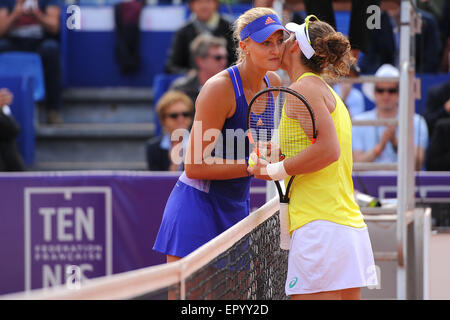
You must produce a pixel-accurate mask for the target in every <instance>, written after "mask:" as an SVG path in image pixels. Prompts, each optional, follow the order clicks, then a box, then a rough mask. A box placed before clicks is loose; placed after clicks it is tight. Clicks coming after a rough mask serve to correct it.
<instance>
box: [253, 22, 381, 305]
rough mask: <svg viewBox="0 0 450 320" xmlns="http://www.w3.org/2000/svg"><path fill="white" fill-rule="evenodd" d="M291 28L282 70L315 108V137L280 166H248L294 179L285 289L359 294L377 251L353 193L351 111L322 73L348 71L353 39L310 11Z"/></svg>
mask: <svg viewBox="0 0 450 320" xmlns="http://www.w3.org/2000/svg"><path fill="white" fill-rule="evenodd" d="M286 29H288V30H289V31H290V32H291V35H290V37H289V38H288V39H287V40H286V47H285V52H284V55H283V60H282V66H281V67H282V68H283V69H284V70H286V71H287V73H288V74H289V78H290V80H291V83H292V84H291V86H290V88H291V89H293V90H295V91H297V92H299V93H301V94H302V95H303V96H304V97H305V98H306V99H307V100H308V101H309V103H310V105H311V106H312V109H313V111H314V114H315V122H316V129H317V138H316V141H315V143H314V144H310V145H309V146H308V147H306V148H305V149H304V150H302V151H301V152H299V153H298V154H297V155H295V156H293V157H288V158H286V159H285V160H284V161H282V162H279V163H274V164H267V162H265V161H264V160H258V161H257V164H256V165H255V166H254V167H249V168H248V171H249V173H251V174H255V177H256V178H260V179H266V180H268V179H271V180H273V179H276V180H282V179H285V178H288V177H289V176H293V175H295V176H296V177H295V178H294V181H293V184H292V186H291V192H290V202H289V207H288V208H289V209H288V211H289V221H290V223H289V230H290V234H291V243H290V252H289V262H288V274H287V279H286V286H285V289H286V294H287V295H289V296H290V297H291V299H337V300H341V299H360V297H361V291H360V288H361V287H365V286H368V285H375V284H376V282H377V279H376V276H374V270H375V268H374V259H373V252H372V247H371V243H370V238H369V234H368V230H367V226H366V224H365V222H364V219H363V216H362V214H361V211H360V209H359V207H358V205H357V204H356V202H355V199H354V194H353V181H352V166H353V159H352V143H351V142H352V136H351V133H352V128H351V121H350V116H349V113H348V111H347V108H346V107H345V105H344V103H343V102H342V100H341V99H340V98H339V96H338V95H337V94H336V92H334V90H333V89H332V88H331V87H330V86H329V85H328V84H327V83H326V82H325V81H324V77H333V78H336V77H339V76H341V75H345V74H347V72H348V70H349V65H350V62H351V60H352V57H351V54H350V43H349V41H348V39H347V38H345V37H344V35H342V34H341V33H339V32H336V31H335V30H334V29H333V28H332V27H331V26H330V25H329V24H328V23H326V22H321V21H318V19H317V18H316V17H315V16H308V17H307V19H306V20H305V23H304V24H303V25H297V24H295V23H288V24H287V25H286ZM292 122H293V120H292V119H290V118H288V117H287V115H286V112H283V115H282V118H281V121H280V127H279V129H280V130H279V132H280V144H281V141H282V137H281V133H282V132H283V129H282V126H287V125H292ZM297 126H299V128H298V132H301V131H302V129H301V128H300V124H297ZM299 135H300V134H299ZM299 135H298V136H299ZM289 138H290V139H292V138H293V139H295V135H293V136H291V137H289ZM281 149H283V146H281ZM280 164H281V165H280ZM275 171H276V172H275ZM267 172H269V174H267Z"/></svg>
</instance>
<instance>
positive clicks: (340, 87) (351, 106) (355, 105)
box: [333, 65, 366, 118]
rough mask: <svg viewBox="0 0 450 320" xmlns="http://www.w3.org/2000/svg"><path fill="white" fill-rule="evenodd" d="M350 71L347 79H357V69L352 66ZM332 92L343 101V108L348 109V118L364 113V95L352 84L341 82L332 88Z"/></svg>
mask: <svg viewBox="0 0 450 320" xmlns="http://www.w3.org/2000/svg"><path fill="white" fill-rule="evenodd" d="M352 68H353V69H352V70H351V71H350V73H349V75H348V77H352V78H355V77H358V76H359V68H357V67H356V66H355V65H352ZM333 89H334V91H336V93H337V94H338V95H339V97H340V98H341V99H342V101H344V103H345V106H346V107H347V109H348V112H349V114H350V117H352V118H353V117H354V116H356V115H358V114H360V113H363V112H364V111H366V105H365V101H364V95H363V94H362V92H361V90H359V89H357V88H355V87H354V86H353V84H352V83H349V82H341V83H338V84H336V85H334V86H333Z"/></svg>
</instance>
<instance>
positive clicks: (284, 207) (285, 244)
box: [280, 203, 291, 250]
mask: <svg viewBox="0 0 450 320" xmlns="http://www.w3.org/2000/svg"><path fill="white" fill-rule="evenodd" d="M290 246H291V236H290V234H289V213H288V204H287V203H280V248H281V249H282V250H289V248H290Z"/></svg>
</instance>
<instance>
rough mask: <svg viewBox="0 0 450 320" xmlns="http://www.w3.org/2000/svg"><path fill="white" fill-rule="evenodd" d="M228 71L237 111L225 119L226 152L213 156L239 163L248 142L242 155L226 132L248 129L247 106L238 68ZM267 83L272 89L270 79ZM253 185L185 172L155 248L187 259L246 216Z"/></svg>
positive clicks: (245, 180)
mask: <svg viewBox="0 0 450 320" xmlns="http://www.w3.org/2000/svg"><path fill="white" fill-rule="evenodd" d="M227 71H228V73H229V75H230V78H231V80H232V82H233V87H234V92H235V96H236V112H235V113H234V115H233V116H232V117H231V118H229V119H226V121H225V124H224V127H223V129H222V139H223V143H222V144H221V145H223V148H221V149H223V150H218V149H219V148H217V147H216V149H215V150H214V155H215V156H216V157H220V158H224V159H230V158H231V159H235V160H238V159H243V158H244V157H248V149H249V148H248V139H247V137H246V135H244V136H245V139H246V141H245V146H246V148H245V152H244V153H245V154H243V155H241V156H239V155H238V153H239V152H238V151H237V146H238V145H239V144H238V142H237V139H238V136H232V137H229V138H228V139H227V135H226V130H227V129H232V130H238V129H241V130H243V132H245V131H246V130H247V124H246V122H247V111H248V104H247V101H246V99H245V95H244V91H243V89H242V81H241V77H240V74H239V70H238V68H237V67H236V66H232V67H230V68H228V69H227ZM265 81H266V84H267V86H269V85H270V84H269V80H268V78H267V77H265ZM231 138H233V139H234V141H232V139H231ZM250 182H251V177H242V178H236V179H228V180H197V179H190V178H188V177H187V176H186V173H185V172H183V173H182V175H181V176H180V178H179V179H178V181H177V183H176V184H175V187H174V188H173V190H172V192H171V194H170V196H169V199H168V200H167V204H166V207H165V209H164V215H163V218H162V222H161V226H160V228H159V232H158V236H157V238H156V241H155V244H154V246H153V249H154V250H156V251H159V252H161V253H164V254H166V255H173V256H177V257H184V256H186V255H188V254H189V253H191V252H192V251H194V250H195V249H197V248H199V247H200V246H202V245H203V244H205V243H206V242H208V241H209V240H211V239H213V238H214V237H216V236H218V235H219V234H221V233H222V232H224V231H225V230H227V229H228V228H230V227H231V226H233V225H234V224H236V223H237V222H239V221H240V220H242V219H243V218H245V217H247V216H248V214H249V210H250Z"/></svg>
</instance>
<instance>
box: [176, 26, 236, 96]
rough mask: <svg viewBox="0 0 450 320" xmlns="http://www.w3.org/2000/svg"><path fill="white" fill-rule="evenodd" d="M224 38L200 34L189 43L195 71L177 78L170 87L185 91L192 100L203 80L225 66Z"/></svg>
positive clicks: (225, 49) (226, 55) (226, 54)
mask: <svg viewBox="0 0 450 320" xmlns="http://www.w3.org/2000/svg"><path fill="white" fill-rule="evenodd" d="M226 44H227V42H226V40H225V39H223V38H218V37H214V36H211V35H209V34H201V35H199V36H197V38H195V39H194V41H193V42H192V44H191V56H192V57H193V59H194V62H195V67H196V68H195V71H194V72H191V73H190V74H188V75H186V76H184V77H181V78H178V79H177V80H175V81H174V83H172V85H171V87H170V89H172V90H179V91H182V92H184V93H186V94H187V95H188V96H189V97H190V98H191V99H192V101H193V102H194V104H195V101H196V100H197V96H198V94H199V92H200V89H201V88H202V86H203V85H204V84H205V82H206V81H207V80H208V79H209V78H211V77H212V76H213V75H215V74H216V73H219V72H220V71H222V70H224V69H225V68H226V66H227V58H228V53H227V48H226Z"/></svg>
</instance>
